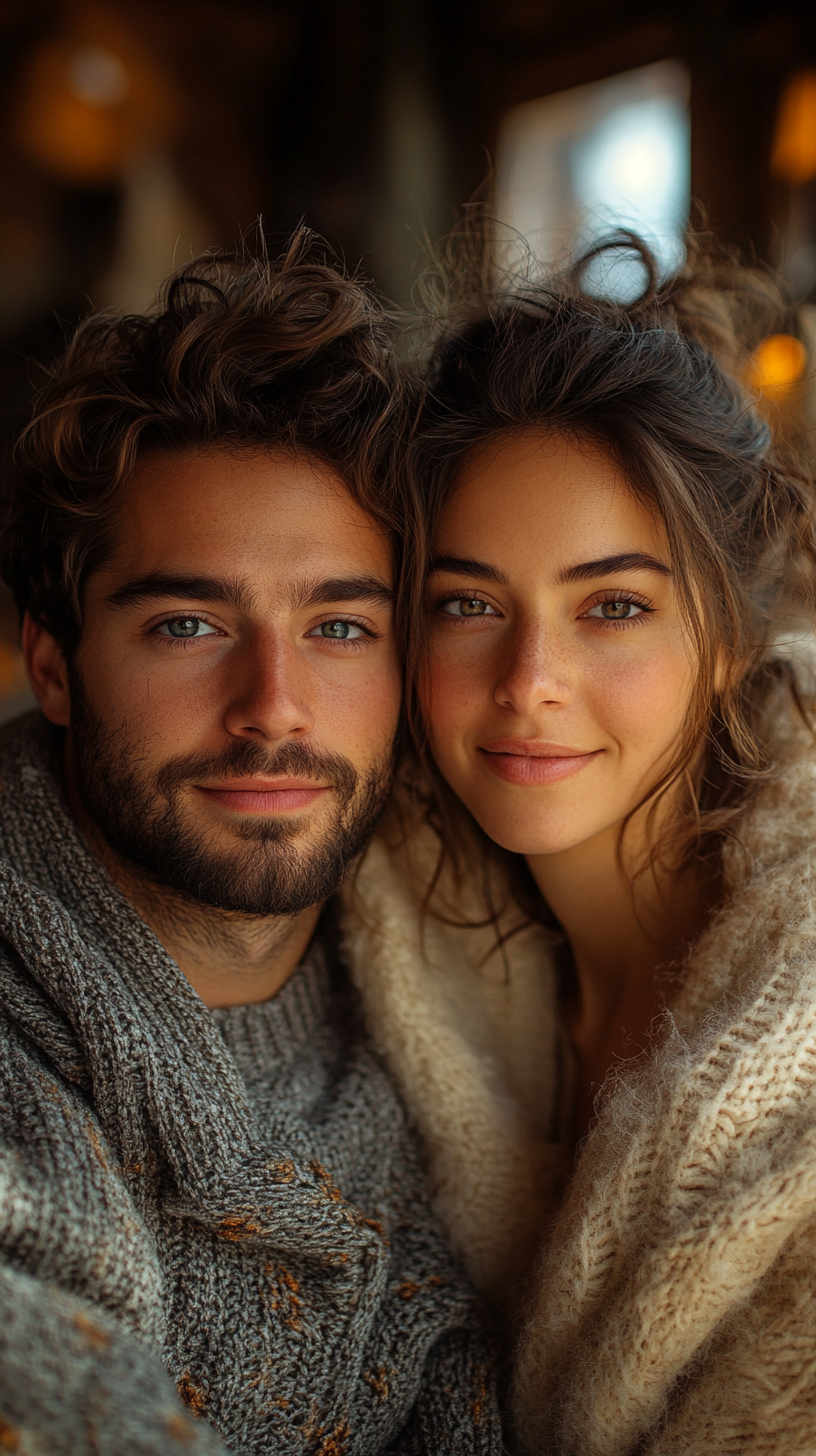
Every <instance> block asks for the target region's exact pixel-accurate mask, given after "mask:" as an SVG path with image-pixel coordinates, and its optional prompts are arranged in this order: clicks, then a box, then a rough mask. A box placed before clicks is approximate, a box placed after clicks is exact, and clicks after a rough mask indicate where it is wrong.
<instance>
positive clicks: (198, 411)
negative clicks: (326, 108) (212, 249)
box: [0, 228, 410, 656]
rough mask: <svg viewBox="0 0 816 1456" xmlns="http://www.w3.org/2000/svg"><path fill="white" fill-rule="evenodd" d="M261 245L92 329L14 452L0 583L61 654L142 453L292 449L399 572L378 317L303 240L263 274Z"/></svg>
mask: <svg viewBox="0 0 816 1456" xmlns="http://www.w3.org/2000/svg"><path fill="white" fill-rule="evenodd" d="M261 242H262V246H261V249H260V250H259V256H256V257H251V256H247V255H241V256H231V255H224V254H217V255H213V254H208V255H206V256H205V257H203V258H200V259H198V260H197V261H195V262H192V263H189V264H187V265H186V266H185V267H183V268H181V269H180V270H179V271H178V272H176V273H175V274H174V275H173V276H172V277H171V278H170V279H169V280H168V281H167V283H166V284H165V285H164V287H163V288H162V290H161V293H160V295H159V298H158V301H157V303H156V305H155V306H154V308H153V309H152V310H151V311H150V312H149V313H147V314H129V315H126V316H121V315H116V314H113V313H106V312H99V313H94V314H92V315H90V316H89V317H88V318H86V319H84V320H83V321H82V322H81V323H80V324H79V325H78V327H77V328H76V330H75V331H74V333H73V336H72V337H71V338H70V340H69V342H68V345H67V348H66V350H65V352H64V353H63V355H62V357H61V358H60V359H59V360H58V361H57V362H56V364H55V365H54V366H53V367H52V368H51V369H50V370H48V371H47V373H46V378H45V381H44V383H43V385H42V387H41V388H40V390H39V392H38V394H37V397H36V401H35V405H34V414H33V418H32V419H31V421H30V423H29V424H28V425H27V426H26V428H25V429H24V430H23V432H22V435H21V437H20V439H19V441H18V443H17V447H16V450H15V453H14V459H13V466H12V470H11V472H10V477H9V480H8V488H7V490H6V492H5V501H4V518H5V519H4V521H3V531H2V544H1V545H0V571H1V572H2V576H3V579H4V580H5V581H6V582H7V583H8V585H9V586H10V587H11V590H12V592H13V594H14V598H15V601H16V604H17V607H18V610H19V612H20V614H21V616H22V614H23V613H24V612H26V611H28V612H30V613H31V614H32V615H33V617H34V618H35V619H36V620H37V621H39V622H42V623H44V624H45V625H46V626H47V627H48V630H49V631H50V632H51V633H52V634H53V635H54V637H55V638H56V639H57V641H58V642H59V644H60V646H61V648H62V649H63V651H64V652H65V653H66V655H68V656H70V655H71V654H72V653H73V652H74V651H75V650H76V647H77V645H78V643H79V639H80V634H81V630H82V596H83V586H84V583H85V582H86V580H87V578H88V576H89V575H90V574H91V573H92V572H93V571H95V570H98V569H99V567H100V566H101V565H102V564H103V563H104V561H105V558H106V556H107V555H108V553H109V551H110V549H111V545H112V539H113V527H114V524H115V519H116V511H117V501H118V496H119V492H120V490H121V488H122V486H123V485H124V484H125V482H126V481H127V480H128V479H129V478H130V477H131V475H132V473H133V470H134V467H135V465H136V462H137V460H139V459H141V458H142V457H143V456H144V455H145V454H147V453H148V452H150V451H173V450H182V449H189V448H195V447H198V448H202V447H207V446H215V445H217V446H223V447H226V448H261V449H268V448H277V449H285V450H292V451H298V452H306V453H307V454H310V455H312V456H314V457H316V458H318V459H320V460H322V461H324V462H326V463H327V464H329V465H330V466H332V467H333V468H334V469H336V470H337V471H338V473H339V474H340V476H341V477H342V479H343V480H344V482H345V484H346V486H347V488H348V490H349V492H350V494H351V495H352V496H353V498H354V499H355V500H356V501H357V502H358V503H359V505H361V506H362V508H363V509H364V510H365V511H366V512H367V513H368V514H369V515H371V516H372V517H373V518H374V520H376V521H377V522H378V524H379V525H380V526H381V527H382V529H383V530H384V531H385V532H386V533H388V535H389V536H390V537H391V539H392V541H393V543H394V549H395V552H396V554H397V557H398V563H397V564H398V567H399V565H400V558H401V556H402V549H401V543H402V540H403V538H404V536H405V532H404V530H403V517H404V511H403V509H402V506H401V500H400V487H399V483H398V481H397V480H396V478H395V474H394V471H393V469H392V463H393V458H394V451H395V445H396V442H397V440H398V438H399V433H400V424H401V419H402V410H403V400H404V393H405V391H404V382H403V377H402V375H401V372H400V369H399V366H398V364H397V361H396V358H395V354H394V350H393V347H392V345H391V342H390V338H389V333H388V328H387V321H386V318H385V315H384V313H383V310H382V308H381V307H380V305H379V303H378V302H377V299H376V297H375V295H374V293H373V291H372V289H371V288H370V287H369V286H368V285H367V284H366V283H365V282H364V281H362V280H361V279H360V278H357V277H351V276H349V274H348V273H347V272H346V271H345V270H344V269H343V268H342V267H341V266H340V264H338V263H337V262H336V261H335V260H334V258H333V257H332V256H331V255H330V253H329V252H328V250H327V249H326V247H325V246H324V245H323V244H322V243H321V242H320V240H319V239H318V238H316V237H315V235H314V234H313V233H311V232H310V231H309V230H308V229H306V228H301V229H299V230H298V232H296V233H295V234H294V236H293V237H292V238H291V240H290V241H289V244H288V246H287V247H286V248H285V250H284V251H283V253H282V254H281V255H280V257H278V258H277V259H276V260H273V261H270V260H269V259H268V257H267V256H266V252H265V248H264V246H263V240H261ZM408 535H409V536H410V532H409V533H408Z"/></svg>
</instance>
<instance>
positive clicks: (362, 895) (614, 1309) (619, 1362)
mask: <svg viewBox="0 0 816 1456" xmlns="http://www.w3.org/2000/svg"><path fill="white" fill-rule="evenodd" d="M778 749H779V753H778V763H779V769H780V771H779V773H778V775H777V776H776V778H775V779H774V781H773V782H771V783H769V784H767V785H766V786H764V787H763V789H762V790H761V792H760V793H759V794H758V796H757V798H756V800H755V803H754V805H753V807H752V809H751V811H750V814H749V816H748V817H747V818H746V820H745V821H744V823H743V826H742V830H741V834H740V845H739V846H738V847H734V848H732V849H731V850H730V851H729V852H728V854H727V857H726V866H725V869H726V877H727V882H728V887H729V896H728V899H727V902H726V904H725V907H724V909H723V910H722V911H721V913H720V915H719V917H718V918H717V920H716V921H715V923H714V924H713V925H712V926H711V928H710V929H709V930H708V931H707V933H706V934H705V936H704V938H703V940H702V941H701V943H700V944H699V945H698V947H697V949H696V951H695V952H694V953H693V955H692V957H691V960H690V962H689V964H688V967H687V971H686V974H685V977H684V983H683V989H682V991H681V992H680V994H679V997H678V998H677V1000H676V1001H675V1002H674V1003H673V1005H672V1007H671V1011H670V1012H669V1013H667V1014H666V1017H665V1020H664V1024H663V1026H662V1027H661V1029H660V1035H659V1036H658V1037H656V1039H655V1046H654V1048H653V1051H652V1053H651V1055H650V1056H648V1057H646V1058H641V1059H640V1061H639V1062H638V1063H631V1064H629V1065H628V1066H627V1065H625V1066H624V1067H623V1068H622V1070H621V1072H620V1073H619V1074H618V1076H617V1078H616V1081H615V1084H614V1086H612V1087H608V1088H607V1089H606V1091H605V1096H604V1100H603V1104H602V1108H601V1111H600V1114H599V1116H598V1118H597V1121H596V1123H595V1126H594V1128H593V1130H592V1132H591V1134H590V1136H589V1138H588V1139H587V1141H586V1142H585V1144H584V1146H583V1148H582V1151H581V1154H580V1157H579V1159H578V1162H577V1165H576V1167H575V1170H574V1173H573V1176H572V1178H571V1181H570V1183H569V1185H568V1186H567V1185H566V1177H565V1173H566V1168H565V1159H564V1153H563V1150H562V1148H561V1146H560V1141H559V1136H558V1134H559V1128H558V1116H557V1110H558V1103H559V1102H563V1101H564V1097H563V1094H562V1095H561V1096H559V1088H561V1087H563V1080H562V1074H561V1070H560V1068H561V1066H562V1065H563V1063H562V1062H561V1058H560V1051H559V1048H560V1047H561V1045H562V1042H561V1032H560V1029H559V1025H558V1017H557V1009H556V996H555V978H554V972H553V966H552V959H551V955H550V953H549V952H548V949H547V944H546V939H545V936H544V933H543V932H539V931H529V932H525V933H524V934H523V935H520V936H518V937H516V938H514V939H512V940H511V941H510V942H509V943H508V945H507V947H506V952H505V957H504V959H503V958H502V956H501V955H499V954H498V953H496V952H493V953H492V954H491V953H490V946H491V933H490V932H487V931H474V930H463V929H455V928H452V927H450V926H445V925H441V924H439V923H436V922H434V921H433V920H428V921H427V924H426V929H425V935H424V938H423V935H422V931H421V923H420V918H419V915H418V902H419V900H420V898H421V893H422V888H421V887H422V883H423V875H422V863H423V858H424V859H425V861H426V863H427V860H428V858H429V855H430V853H431V850H430V845H429V843H428V840H427V839H423V836H422V834H417V836H415V840H414V842H413V844H411V845H410V846H409V847H408V849H406V848H405V847H403V848H402V849H401V850H399V851H397V850H393V849H391V850H389V849H388V848H387V847H386V846H385V844H384V843H383V842H382V841H380V842H379V843H377V844H375V845H374V846H373V847H372V851H371V852H370V854H369V856H368V857H367V859H366V861H365V864H364V867H363V871H362V875H361V879H360V881H359V886H358V901H357V902H358V904H359V903H360V902H364V904H365V913H364V915H361V914H359V913H358V912H356V911H355V910H354V908H353V907H352V908H351V909H350V911H349V916H348V936H349V941H350V944H351V946H352V948H353V951H354V954H353V960H354V963H355V965H356V966H357V967H358V972H357V975H358V984H359V986H360V990H361V992H362V995H363V1000H364V1004H365V1007H366V1012H367V1016H368V1020H369V1024H370V1026H371V1028H372V1030H373V1033H374V1036H375V1038H376V1040H377V1042H378V1043H379V1046H380V1048H381V1050H382V1053H383V1055H384V1056H385V1057H386V1059H387V1060H388V1062H389V1064H390V1066H391V1068H392V1070H393V1072H394V1073H395V1075H396V1077H397V1079H398V1081H399V1082H400V1084H401V1087H402V1089H403V1093H404V1095H405V1097H406V1099H407V1101H408V1103H409V1105H410V1107H411V1108H412V1110H413V1114H414V1117H415V1119H416V1122H417V1124H418V1126H419V1128H420V1131H421V1133H422V1135H423V1137H424V1140H425V1144H426V1148H427V1156H428V1160H429V1163H430V1165H431V1169H432V1173H433V1176H434V1180H435V1184H436V1188H437V1193H438V1201H439V1205H440V1208H441V1210H442V1212H443V1214H444V1216H445V1218H446V1220H447V1223H448V1226H449V1229H450V1231H451V1233H452V1236H453V1238H454V1240H455V1242H456V1244H457V1245H458V1247H459V1248H460V1250H461V1251H462V1253H463V1254H464V1257H465V1258H466V1260H467V1262H468V1264H469V1266H470V1269H471V1272H472V1274H473V1275H474V1277H475V1278H476V1280H477V1282H478V1283H480V1284H481V1286H482V1287H483V1288H484V1289H485V1290H486V1291H487V1292H488V1293H490V1294H491V1295H492V1296H493V1297H494V1298H496V1299H501V1298H502V1297H503V1296H507V1295H510V1296H512V1295H513V1292H514V1291H515V1289H516V1282H517V1281H518V1280H519V1277H521V1293H522V1302H521V1307H522V1308H524V1309H525V1311H526V1313H525V1318H524V1321H523V1330H522V1335H521V1339H520V1343H519V1348H518V1351H517V1356H516V1362H515V1381H514V1417H515V1423H516V1430H517V1440H518V1444H519V1446H520V1448H521V1450H522V1451H523V1452H525V1453H533V1452H535V1453H541V1456H544V1453H547V1456H635V1453H637V1456H646V1453H648V1456H669V1453H672V1456H681V1453H682V1456H712V1453H717V1456H720V1453H732V1452H733V1453H736V1452H739V1453H741V1456H745V1453H746V1452H748V1453H751V1456H760V1453H762V1456H794V1453H800V1452H801V1453H805V1452H807V1453H813V1452H814V1451H816V751H814V748H813V745H812V743H811V741H810V740H809V739H808V738H807V737H806V735H805V734H804V732H803V731H801V730H797V729H796V728H795V727H790V729H789V730H786V735H785V738H784V740H783V741H780V743H779V745H778ZM537 1243H538V1244H540V1245H541V1248H540V1250H539V1253H538V1255H537V1257H536V1259H535V1260H533V1259H532V1252H533V1249H534V1246H535V1245H536V1244H537ZM517 1307H518V1306H517Z"/></svg>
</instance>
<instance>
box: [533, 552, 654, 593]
mask: <svg viewBox="0 0 816 1456" xmlns="http://www.w3.org/2000/svg"><path fill="white" fill-rule="evenodd" d="M616 571H657V572H659V573H660V575H661V576H671V575H672V570H671V567H670V566H667V565H666V563H665V562H664V561H658V559H657V557H656V556H648V555H647V554H646V553H645V552H643V551H625V552H623V553H622V554H621V555H620V556H601V557H600V558H599V560H597V561H579V562H578V563H577V565H575V566H565V567H563V568H562V570H561V571H559V573H558V576H557V578H556V580H557V581H558V583H559V584H560V585H561V586H566V584H567V583H568V582H571V581H592V580H593V579H594V578H595V577H596V576H609V575H610V574H611V573H612V572H616Z"/></svg>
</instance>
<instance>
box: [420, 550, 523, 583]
mask: <svg viewBox="0 0 816 1456" xmlns="http://www.w3.org/2000/svg"><path fill="white" fill-rule="evenodd" d="M431 571H449V572H450V574H451V576H470V577H477V576H478V577H481V578H482V580H483V581H497V582H499V583H500V584H501V585H502V586H509V584H510V583H509V579H508V577H506V576H505V574H504V572H503V571H500V570H499V568H498V566H491V565H490V563H489V562H487V561H474V560H473V558H472V557H470V556H434V558H433V560H432V561H431Z"/></svg>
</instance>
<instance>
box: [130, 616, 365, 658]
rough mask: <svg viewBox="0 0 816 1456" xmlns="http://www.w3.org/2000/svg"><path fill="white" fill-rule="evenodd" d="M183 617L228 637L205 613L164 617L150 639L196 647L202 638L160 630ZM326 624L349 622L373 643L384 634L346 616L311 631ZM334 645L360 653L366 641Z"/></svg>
mask: <svg viewBox="0 0 816 1456" xmlns="http://www.w3.org/2000/svg"><path fill="white" fill-rule="evenodd" d="M182 617H195V619H196V621H197V622H204V623H206V625H207V626H208V627H212V628H213V629H214V631H216V632H217V633H218V635H219V636H220V637H223V636H225V635H226V634H225V633H224V632H222V630H221V628H220V627H219V626H218V623H217V622H213V620H212V618H211V617H207V616H205V615H204V613H203V612H170V613H169V614H168V615H167V616H166V617H162V619H161V621H160V622H154V623H153V625H152V627H151V628H150V629H149V631H148V633H147V635H148V637H154V638H155V639H156V640H157V641H158V642H161V643H162V645H163V646H164V647H165V648H168V649H169V650H170V651H175V650H176V649H178V648H181V649H182V650H185V649H189V648H190V647H192V646H193V645H194V643H196V642H200V641H201V638H200V637H170V636H169V635H163V634H162V633H161V632H160V630H159V629H160V628H161V627H166V625H167V623H168V622H177V621H179V619H180V618H182ZM326 622H348V623H349V625H350V626H353V627H359V628H360V630H361V631H362V632H364V633H365V635H366V637H367V638H368V639H369V640H370V641H373V642H378V641H379V640H380V637H381V636H382V633H380V632H376V631H375V630H374V628H373V627H370V626H369V624H368V623H367V622H364V621H361V619H360V618H359V617H349V616H345V615H342V616H337V615H330V616H327V617H322V618H321V620H320V621H319V622H314V623H313V624H312V627H311V628H310V629H309V630H310V631H314V630H315V629H316V628H317V627H322V626H324V624H325V623H326ZM317 640H322V641H324V642H330V641H331V638H330V637H324V638H322V639H317ZM334 645H336V646H339V647H342V648H344V649H345V651H346V652H349V651H358V652H359V651H360V650H361V649H362V648H363V647H364V646H365V641H364V639H363V638H360V637H352V638H350V639H347V640H344V639H343V638H342V637H338V638H335V643H334Z"/></svg>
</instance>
